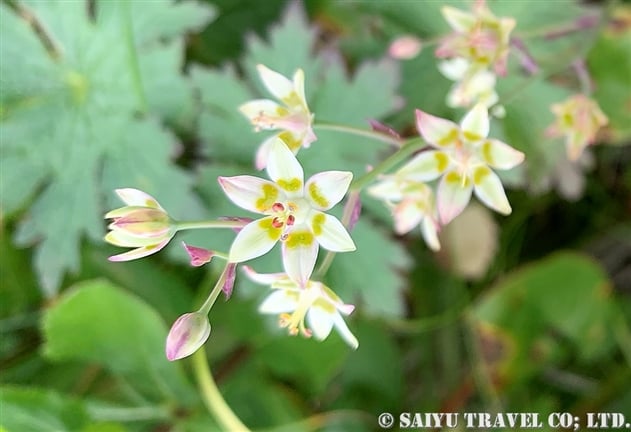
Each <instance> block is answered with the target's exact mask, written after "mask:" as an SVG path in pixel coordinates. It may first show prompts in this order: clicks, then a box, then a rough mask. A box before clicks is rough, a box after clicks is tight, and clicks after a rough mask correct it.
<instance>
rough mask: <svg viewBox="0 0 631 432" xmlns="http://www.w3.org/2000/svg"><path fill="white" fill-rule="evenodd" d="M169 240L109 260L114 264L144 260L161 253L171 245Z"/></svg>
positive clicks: (113, 256) (114, 256)
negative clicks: (168, 244)
mask: <svg viewBox="0 0 631 432" xmlns="http://www.w3.org/2000/svg"><path fill="white" fill-rule="evenodd" d="M169 240H171V239H170V238H169V239H166V240H164V241H162V242H160V243H158V244H153V245H148V246H143V247H141V248H137V249H133V250H130V251H129V252H125V253H122V254H118V255H112V256H111V257H109V258H108V260H109V261H112V262H121V261H131V260H135V259H138V258H144V257H146V256H148V255H152V254H154V253H156V252H158V251H160V250H161V249H162V248H164V247H165V246H166V245H167V243H169Z"/></svg>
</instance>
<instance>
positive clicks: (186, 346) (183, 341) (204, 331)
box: [166, 312, 210, 361]
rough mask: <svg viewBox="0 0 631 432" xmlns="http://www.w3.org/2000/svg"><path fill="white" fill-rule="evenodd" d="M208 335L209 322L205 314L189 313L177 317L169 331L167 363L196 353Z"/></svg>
mask: <svg viewBox="0 0 631 432" xmlns="http://www.w3.org/2000/svg"><path fill="white" fill-rule="evenodd" d="M209 335H210V322H208V317H207V316H206V315H205V314H201V313H199V312H191V313H187V314H184V315H182V316H181V317H179V318H178V319H177V320H176V321H175V322H174V323H173V326H172V327H171V330H169V335H168V336H167V343H166V356H167V359H168V360H169V361H174V360H179V359H181V358H184V357H188V356H190V355H191V354H193V353H194V352H195V351H197V350H198V349H199V348H200V347H201V346H202V345H204V343H205V342H206V340H207V339H208V336H209Z"/></svg>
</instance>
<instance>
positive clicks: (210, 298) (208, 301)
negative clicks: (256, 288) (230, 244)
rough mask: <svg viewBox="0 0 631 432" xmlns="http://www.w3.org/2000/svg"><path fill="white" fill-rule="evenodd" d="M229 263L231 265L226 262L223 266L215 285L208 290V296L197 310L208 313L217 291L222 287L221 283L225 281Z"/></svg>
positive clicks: (215, 299)
mask: <svg viewBox="0 0 631 432" xmlns="http://www.w3.org/2000/svg"><path fill="white" fill-rule="evenodd" d="M230 265H231V264H230V263H226V266H225V267H224V268H223V271H222V272H221V276H219V279H218V280H217V283H216V284H215V287H214V288H213V290H212V291H211V292H210V295H209V296H208V298H207V299H206V301H205V302H204V304H203V305H202V306H201V307H200V308H199V310H198V311H197V312H199V313H203V314H206V315H208V313H209V312H210V309H211V308H212V307H213V305H214V304H215V302H216V301H217V297H219V293H220V292H221V290H222V289H223V285H224V283H225V282H226V276H228V268H230Z"/></svg>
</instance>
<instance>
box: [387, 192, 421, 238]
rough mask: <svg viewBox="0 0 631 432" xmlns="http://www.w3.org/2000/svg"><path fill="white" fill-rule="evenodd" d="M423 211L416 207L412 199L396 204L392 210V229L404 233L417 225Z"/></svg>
mask: <svg viewBox="0 0 631 432" xmlns="http://www.w3.org/2000/svg"><path fill="white" fill-rule="evenodd" d="M423 216H424V213H423V212H422V211H421V209H419V208H418V206H417V205H416V202H415V201H414V200H405V201H403V202H401V203H400V204H398V205H397V206H396V207H395V208H394V211H393V217H394V231H395V232H396V233H397V234H406V233H408V232H410V231H411V230H412V228H414V227H415V226H417V225H418V224H419V223H420V222H421V219H423Z"/></svg>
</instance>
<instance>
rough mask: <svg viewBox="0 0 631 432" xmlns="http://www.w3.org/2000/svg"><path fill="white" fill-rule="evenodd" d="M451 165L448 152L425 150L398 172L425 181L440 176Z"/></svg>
mask: <svg viewBox="0 0 631 432" xmlns="http://www.w3.org/2000/svg"><path fill="white" fill-rule="evenodd" d="M450 165H451V159H450V157H449V156H448V154H447V153H445V152H442V151H438V150H430V151H424V152H421V153H419V154H417V155H416V156H414V157H413V158H412V159H411V160H410V161H409V162H408V163H407V164H405V165H404V166H402V167H401V169H399V171H397V174H398V175H402V176H404V177H407V178H410V179H413V180H416V181H420V182H425V181H430V180H434V179H436V178H438V177H440V176H441V175H442V174H443V173H444V172H445V171H447V169H448V168H449V166H450Z"/></svg>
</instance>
